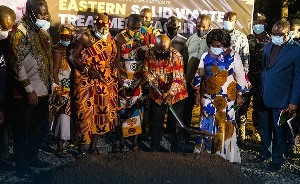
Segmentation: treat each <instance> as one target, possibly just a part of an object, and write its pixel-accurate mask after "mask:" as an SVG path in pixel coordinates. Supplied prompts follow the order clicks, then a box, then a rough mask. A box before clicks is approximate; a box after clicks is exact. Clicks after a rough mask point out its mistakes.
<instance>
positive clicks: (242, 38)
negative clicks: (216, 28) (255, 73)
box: [229, 29, 249, 74]
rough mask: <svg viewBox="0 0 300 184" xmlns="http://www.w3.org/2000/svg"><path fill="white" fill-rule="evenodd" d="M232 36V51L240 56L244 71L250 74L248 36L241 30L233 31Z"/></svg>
mask: <svg viewBox="0 0 300 184" xmlns="http://www.w3.org/2000/svg"><path fill="white" fill-rule="evenodd" d="M229 35H230V39H231V40H230V43H231V47H230V48H231V49H232V50H234V51H236V52H237V53H239V54H240V57H241V59H242V62H243V66H244V71H245V73H246V74H248V70H249V44H248V39H247V36H246V35H245V34H244V33H242V32H241V31H239V30H236V29H233V31H232V32H231V33H230V34H229Z"/></svg>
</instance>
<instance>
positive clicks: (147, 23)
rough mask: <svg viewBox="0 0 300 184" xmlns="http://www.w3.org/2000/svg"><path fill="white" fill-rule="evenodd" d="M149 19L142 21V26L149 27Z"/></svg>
mask: <svg viewBox="0 0 300 184" xmlns="http://www.w3.org/2000/svg"><path fill="white" fill-rule="evenodd" d="M151 24H152V23H151V21H143V26H145V27H150V26H151Z"/></svg>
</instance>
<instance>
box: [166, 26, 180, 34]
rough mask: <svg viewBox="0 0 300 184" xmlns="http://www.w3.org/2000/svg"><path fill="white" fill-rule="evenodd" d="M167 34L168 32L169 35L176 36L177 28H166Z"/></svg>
mask: <svg viewBox="0 0 300 184" xmlns="http://www.w3.org/2000/svg"><path fill="white" fill-rule="evenodd" d="M167 32H168V34H169V35H177V32H178V28H174V27H167Z"/></svg>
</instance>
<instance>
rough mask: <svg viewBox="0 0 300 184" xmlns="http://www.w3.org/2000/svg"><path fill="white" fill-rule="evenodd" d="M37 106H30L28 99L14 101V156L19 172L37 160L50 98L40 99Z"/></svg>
mask: <svg viewBox="0 0 300 184" xmlns="http://www.w3.org/2000/svg"><path fill="white" fill-rule="evenodd" d="M38 100H39V102H38V104H37V105H36V106H34V107H33V106H29V105H28V103H27V99H15V100H14V105H15V106H14V109H15V110H14V123H13V124H14V125H13V134H14V144H13V145H14V154H15V160H16V167H17V171H22V170H27V169H29V167H30V160H32V159H37V154H38V150H39V148H40V140H41V132H42V128H43V125H44V123H45V118H46V113H47V111H48V108H49V102H48V97H39V99H38Z"/></svg>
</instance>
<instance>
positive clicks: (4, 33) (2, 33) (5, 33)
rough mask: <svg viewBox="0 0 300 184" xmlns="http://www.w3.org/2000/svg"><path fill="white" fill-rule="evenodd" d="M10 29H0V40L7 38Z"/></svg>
mask: <svg viewBox="0 0 300 184" xmlns="http://www.w3.org/2000/svg"><path fill="white" fill-rule="evenodd" d="M9 31H10V30H8V31H0V40H3V39H6V38H7V37H8V32H9Z"/></svg>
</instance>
